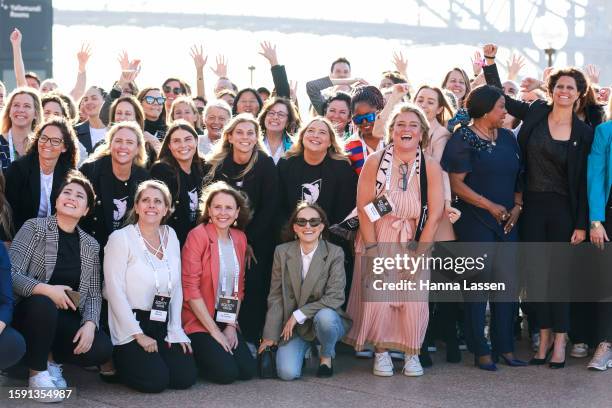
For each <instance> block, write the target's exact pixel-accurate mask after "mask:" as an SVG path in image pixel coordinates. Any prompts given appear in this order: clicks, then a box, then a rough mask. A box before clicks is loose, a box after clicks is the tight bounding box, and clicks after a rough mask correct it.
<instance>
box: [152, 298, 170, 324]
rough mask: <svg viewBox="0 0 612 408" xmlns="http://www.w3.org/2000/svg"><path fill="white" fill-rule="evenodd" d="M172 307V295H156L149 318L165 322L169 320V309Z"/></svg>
mask: <svg viewBox="0 0 612 408" xmlns="http://www.w3.org/2000/svg"><path fill="white" fill-rule="evenodd" d="M169 308H170V296H166V295H155V297H154V298H153V305H152V306H151V314H150V315H149V319H150V320H152V321H155V322H162V323H165V322H167V321H168V309H169Z"/></svg>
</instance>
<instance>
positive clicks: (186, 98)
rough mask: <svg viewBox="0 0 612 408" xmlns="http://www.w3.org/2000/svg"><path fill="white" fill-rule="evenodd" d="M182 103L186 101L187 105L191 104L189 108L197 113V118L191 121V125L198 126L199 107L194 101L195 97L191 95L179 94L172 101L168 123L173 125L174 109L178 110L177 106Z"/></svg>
mask: <svg viewBox="0 0 612 408" xmlns="http://www.w3.org/2000/svg"><path fill="white" fill-rule="evenodd" d="M180 103H184V104H186V105H187V106H189V108H190V109H191V112H192V113H193V114H194V115H195V119H196V120H195V122H194V123H190V125H191V126H192V127H194V128H196V127H197V124H198V108H196V106H195V103H194V102H193V99H191V97H190V96H179V97H178V98H176V99H175V100H174V101H173V102H172V105H171V106H170V112H169V114H168V118H167V125H168V126H170V125H172V122H174V111H175V110H176V107H177V106H178V104H180Z"/></svg>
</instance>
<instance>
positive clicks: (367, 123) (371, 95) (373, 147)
mask: <svg viewBox="0 0 612 408" xmlns="http://www.w3.org/2000/svg"><path fill="white" fill-rule="evenodd" d="M384 107H385V101H384V98H383V95H382V93H380V91H379V90H378V88H376V87H375V86H371V85H368V86H362V87H359V88H357V89H356V90H355V92H354V93H353V96H352V98H351V113H352V115H353V124H354V125H355V126H356V127H357V133H355V134H354V135H353V136H351V137H349V138H348V139H347V140H346V141H345V142H344V150H345V151H346V154H347V155H348V158H349V159H350V161H351V165H352V167H353V170H355V173H357V175H359V173H361V168H362V167H363V164H364V163H365V161H366V159H367V158H368V156H369V155H370V154H372V153H374V152H376V151H378V150H380V149H382V148H383V147H384V142H383V138H382V137H376V135H375V134H374V133H373V130H374V123H375V122H376V117H377V115H378V113H379V112H380V111H381V110H383V108H384ZM332 224H333V222H332Z"/></svg>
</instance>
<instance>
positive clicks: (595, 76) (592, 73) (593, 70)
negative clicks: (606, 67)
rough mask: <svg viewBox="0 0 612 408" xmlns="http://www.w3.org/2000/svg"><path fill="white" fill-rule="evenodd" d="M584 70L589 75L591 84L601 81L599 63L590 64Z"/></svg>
mask: <svg viewBox="0 0 612 408" xmlns="http://www.w3.org/2000/svg"><path fill="white" fill-rule="evenodd" d="M584 70H585V73H586V74H587V76H588V77H589V80H590V81H591V84H598V83H599V74H600V70H599V67H597V65H594V64H588V65H587V66H586V67H584Z"/></svg>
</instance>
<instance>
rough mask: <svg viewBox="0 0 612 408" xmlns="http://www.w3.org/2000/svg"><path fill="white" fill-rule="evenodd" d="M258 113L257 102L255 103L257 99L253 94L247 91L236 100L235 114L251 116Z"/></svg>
mask: <svg viewBox="0 0 612 408" xmlns="http://www.w3.org/2000/svg"><path fill="white" fill-rule="evenodd" d="M258 111H259V102H258V101H257V97H256V96H255V94H254V93H253V92H250V91H247V92H243V93H242V94H241V95H240V99H238V104H237V105H236V112H237V113H244V112H248V113H251V114H252V115H253V116H256V115H257V112H258Z"/></svg>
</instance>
